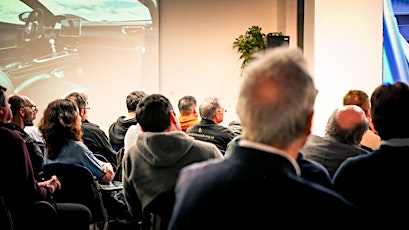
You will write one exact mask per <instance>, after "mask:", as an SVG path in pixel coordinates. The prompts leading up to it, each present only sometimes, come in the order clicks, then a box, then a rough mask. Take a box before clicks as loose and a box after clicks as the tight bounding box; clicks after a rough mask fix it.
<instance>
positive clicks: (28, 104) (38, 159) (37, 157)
mask: <svg viewBox="0 0 409 230" xmlns="http://www.w3.org/2000/svg"><path fill="white" fill-rule="evenodd" d="M8 103H9V104H10V108H11V112H12V114H13V117H12V118H11V119H10V121H9V123H8V125H7V126H6V127H7V128H9V129H12V130H14V131H16V132H17V133H18V134H19V135H20V136H21V137H22V138H23V140H24V142H25V144H26V146H27V150H28V153H29V155H30V159H31V164H32V166H33V170H34V176H35V178H36V179H37V180H41V171H42V167H43V161H44V154H43V151H42V149H41V148H40V146H39V145H38V143H37V142H36V141H35V140H34V139H33V138H31V136H30V135H28V134H27V133H26V132H25V131H24V127H25V126H26V125H33V120H34V119H35V115H36V114H37V111H38V110H37V107H36V106H35V104H34V101H33V100H31V99H30V98H29V97H27V96H25V95H21V94H13V95H10V97H9V99H8Z"/></svg>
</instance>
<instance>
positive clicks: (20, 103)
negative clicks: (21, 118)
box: [8, 94, 26, 117]
mask: <svg viewBox="0 0 409 230" xmlns="http://www.w3.org/2000/svg"><path fill="white" fill-rule="evenodd" d="M8 102H9V104H10V109H11V112H12V114H13V117H16V116H18V115H19V110H20V108H23V107H24V106H26V100H25V99H24V98H23V95H20V94H12V95H10V96H9V100H8Z"/></svg>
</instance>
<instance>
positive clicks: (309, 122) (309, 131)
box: [306, 111, 314, 135]
mask: <svg viewBox="0 0 409 230" xmlns="http://www.w3.org/2000/svg"><path fill="white" fill-rule="evenodd" d="M313 117H314V111H311V113H310V115H309V116H308V119H307V130H306V132H307V134H308V135H310V134H311V128H312V120H313Z"/></svg>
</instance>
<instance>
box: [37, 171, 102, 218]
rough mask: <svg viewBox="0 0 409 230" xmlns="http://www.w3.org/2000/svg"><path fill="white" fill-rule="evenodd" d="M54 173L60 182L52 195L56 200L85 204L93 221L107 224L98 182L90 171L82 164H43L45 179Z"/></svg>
mask: <svg viewBox="0 0 409 230" xmlns="http://www.w3.org/2000/svg"><path fill="white" fill-rule="evenodd" d="M52 175H56V176H57V178H58V179H59V180H60V182H61V189H60V190H58V191H56V192H55V193H54V195H53V197H54V200H55V201H56V202H63V203H79V204H83V205H85V206H87V207H88V208H89V209H90V211H91V213H92V219H93V222H94V223H96V222H99V223H101V222H103V223H104V226H107V225H108V221H109V219H108V214H107V210H106V208H105V206H104V203H103V200H102V195H101V193H100V190H99V186H98V182H97V181H95V179H94V176H93V175H92V173H91V171H90V170H89V169H87V168H86V167H84V166H80V165H73V164H65V163H52V164H47V165H44V166H43V176H44V178H45V179H47V178H51V176H52Z"/></svg>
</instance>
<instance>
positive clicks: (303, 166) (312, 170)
mask: <svg viewBox="0 0 409 230" xmlns="http://www.w3.org/2000/svg"><path fill="white" fill-rule="evenodd" d="M240 138H241V137H240V136H236V137H235V138H233V140H232V141H230V143H229V144H227V149H226V153H225V154H224V156H225V157H229V156H230V155H231V154H232V152H233V148H234V147H235V146H236V145H237V143H238V142H239V141H240ZM296 161H297V164H298V165H299V166H300V173H301V174H300V176H301V177H302V178H304V179H307V180H310V181H313V182H316V183H318V184H321V185H323V186H325V187H327V188H332V179H331V176H330V175H329V173H328V170H327V169H326V168H325V167H324V166H322V165H321V164H319V163H318V162H315V161H312V160H308V159H305V158H304V156H303V155H302V153H298V157H297V159H296Z"/></svg>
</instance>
